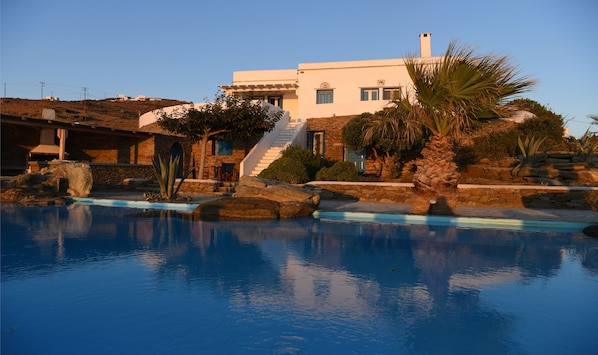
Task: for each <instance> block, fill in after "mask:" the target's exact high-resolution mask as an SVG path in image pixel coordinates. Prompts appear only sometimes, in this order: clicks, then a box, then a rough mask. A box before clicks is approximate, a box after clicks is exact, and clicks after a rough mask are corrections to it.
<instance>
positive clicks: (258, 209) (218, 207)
mask: <svg viewBox="0 0 598 355" xmlns="http://www.w3.org/2000/svg"><path fill="white" fill-rule="evenodd" d="M313 211H314V208H313V207H310V206H309V205H307V204H306V203H298V202H282V203H280V202H276V201H273V200H268V199H264V198H258V197H225V198H221V199H216V200H211V201H208V202H204V203H202V204H201V205H199V206H197V207H196V208H195V210H194V211H193V214H194V215H196V216H199V218H200V219H203V220H239V219H278V218H293V217H305V216H309V215H310V214H312V213H313Z"/></svg>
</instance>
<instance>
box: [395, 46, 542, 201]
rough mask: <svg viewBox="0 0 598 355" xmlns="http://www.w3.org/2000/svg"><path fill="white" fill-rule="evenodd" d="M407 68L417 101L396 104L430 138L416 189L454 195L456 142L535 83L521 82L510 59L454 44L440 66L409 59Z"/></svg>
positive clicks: (419, 166)
mask: <svg viewBox="0 0 598 355" xmlns="http://www.w3.org/2000/svg"><path fill="white" fill-rule="evenodd" d="M405 65H406V68H407V71H408V73H409V76H410V77H411V80H412V81H413V95H414V99H415V100H413V101H412V102H410V100H409V98H405V99H403V100H401V101H399V102H397V103H396V104H397V105H401V106H403V107H409V115H410V116H414V117H416V118H417V119H418V121H419V122H420V123H421V124H422V125H423V126H424V127H425V128H426V129H427V130H428V132H429V135H430V137H429V140H428V141H427V142H426V144H425V146H424V149H423V150H422V152H421V154H422V159H421V160H419V161H418V162H417V164H416V165H417V171H416V173H415V174H414V177H413V183H414V186H415V190H416V192H417V193H419V194H423V195H425V196H427V197H430V198H434V197H439V196H441V195H445V194H447V193H448V194H450V193H454V192H456V188H457V184H458V182H459V172H458V170H457V165H456V164H455V162H454V161H453V160H454V159H453V158H454V156H455V153H454V150H453V141H454V138H455V137H457V136H458V135H459V134H461V133H462V132H463V131H464V129H466V128H468V127H470V125H471V123H472V122H473V121H474V120H479V119H486V118H493V117H497V116H500V115H501V114H504V112H505V110H506V107H505V106H504V104H505V103H506V100H507V99H509V98H511V97H512V96H514V95H517V94H520V93H522V92H525V91H527V90H529V88H530V87H531V86H533V85H534V83H535V82H534V81H533V80H530V79H528V78H525V77H518V73H517V72H516V70H515V69H514V67H512V66H511V65H509V63H508V58H507V57H505V56H502V57H497V56H494V55H482V56H480V55H476V54H475V53H474V51H473V50H472V49H469V48H467V47H461V46H458V45H457V44H456V43H455V42H451V44H450V45H449V47H448V49H447V51H446V53H445V54H444V56H443V57H442V58H440V59H439V60H437V61H430V60H429V59H421V58H416V57H414V56H411V57H408V58H407V59H405Z"/></svg>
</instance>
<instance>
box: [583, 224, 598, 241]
mask: <svg viewBox="0 0 598 355" xmlns="http://www.w3.org/2000/svg"><path fill="white" fill-rule="evenodd" d="M583 233H584V234H585V235H587V236H588V237H592V238H598V224H594V225H591V226H588V227H585V228H584V229H583Z"/></svg>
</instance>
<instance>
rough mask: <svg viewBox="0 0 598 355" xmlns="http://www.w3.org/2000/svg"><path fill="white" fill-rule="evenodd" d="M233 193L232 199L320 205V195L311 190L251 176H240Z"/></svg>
mask: <svg viewBox="0 0 598 355" xmlns="http://www.w3.org/2000/svg"><path fill="white" fill-rule="evenodd" d="M235 191H236V192H235V194H234V197H259V198H263V199H267V200H272V201H276V202H301V203H307V204H309V205H311V206H312V207H317V206H318V205H319V204H320V195H319V194H318V193H316V192H315V191H314V190H313V189H311V188H306V187H299V186H295V185H290V184H285V183H282V182H279V181H274V180H267V179H260V178H256V177H252V176H242V177H241V178H240V179H239V185H238V186H237V187H236V188H235Z"/></svg>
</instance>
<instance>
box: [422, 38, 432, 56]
mask: <svg viewBox="0 0 598 355" xmlns="http://www.w3.org/2000/svg"><path fill="white" fill-rule="evenodd" d="M431 41H432V34H431V33H430V32H426V33H420V34H419V51H420V52H419V53H420V57H422V58H427V57H431V56H432V42H431Z"/></svg>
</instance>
